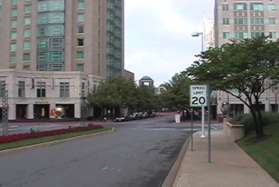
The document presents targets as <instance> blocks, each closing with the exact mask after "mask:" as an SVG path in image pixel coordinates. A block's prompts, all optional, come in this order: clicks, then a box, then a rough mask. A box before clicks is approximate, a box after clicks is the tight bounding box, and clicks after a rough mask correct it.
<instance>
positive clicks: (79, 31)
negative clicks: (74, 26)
mask: <svg viewBox="0 0 279 187" xmlns="http://www.w3.org/2000/svg"><path fill="white" fill-rule="evenodd" d="M78 33H80V34H82V33H84V26H83V25H78Z"/></svg>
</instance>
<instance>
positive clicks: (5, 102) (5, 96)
mask: <svg viewBox="0 0 279 187" xmlns="http://www.w3.org/2000/svg"><path fill="white" fill-rule="evenodd" d="M8 108H9V103H8V91H7V90H4V93H3V95H2V135H3V136H6V135H8V134H9V124H8Z"/></svg>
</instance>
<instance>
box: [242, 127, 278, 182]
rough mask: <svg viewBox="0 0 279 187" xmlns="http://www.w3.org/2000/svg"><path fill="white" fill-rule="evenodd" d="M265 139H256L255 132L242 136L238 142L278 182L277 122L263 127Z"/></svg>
mask: <svg viewBox="0 0 279 187" xmlns="http://www.w3.org/2000/svg"><path fill="white" fill-rule="evenodd" d="M265 134H266V135H267V136H266V138H265V139H263V140H260V141H257V140H256V139H255V134H250V135H248V136H247V137H244V138H242V139H241V140H240V141H239V142H238V143H239V145H240V147H241V148H242V149H243V150H244V151H245V152H247V153H248V154H249V155H250V156H251V157H252V158H253V159H254V160H255V161H257V162H258V163H259V165H261V166H262V167H263V168H264V169H265V170H266V171H267V172H268V173H269V174H270V175H271V176H272V177H273V178H274V179H275V180H276V181H277V182H279V146H278V145H279V124H271V125H268V126H267V127H265Z"/></svg>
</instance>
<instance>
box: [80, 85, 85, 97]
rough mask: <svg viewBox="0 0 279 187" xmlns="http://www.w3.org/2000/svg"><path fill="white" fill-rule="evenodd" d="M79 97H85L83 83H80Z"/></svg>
mask: <svg viewBox="0 0 279 187" xmlns="http://www.w3.org/2000/svg"><path fill="white" fill-rule="evenodd" d="M81 97H85V82H82V83H81Z"/></svg>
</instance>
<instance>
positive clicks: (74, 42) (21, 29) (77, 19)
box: [0, 0, 124, 77]
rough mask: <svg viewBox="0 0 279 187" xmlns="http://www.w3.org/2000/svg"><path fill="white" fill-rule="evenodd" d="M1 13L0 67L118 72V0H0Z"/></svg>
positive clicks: (120, 16)
mask: <svg viewBox="0 0 279 187" xmlns="http://www.w3.org/2000/svg"><path fill="white" fill-rule="evenodd" d="M0 19H1V24H0V33H1V34H0V49H1V50H0V56H1V58H0V68H1V69H3V68H4V69H7V68H12V69H16V70H31V71H81V72H85V73H87V74H94V75H98V76H102V77H106V76H107V77H113V76H116V75H121V74H122V71H123V67H124V57H123V56H124V1H123V0H2V3H1V16H0Z"/></svg>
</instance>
